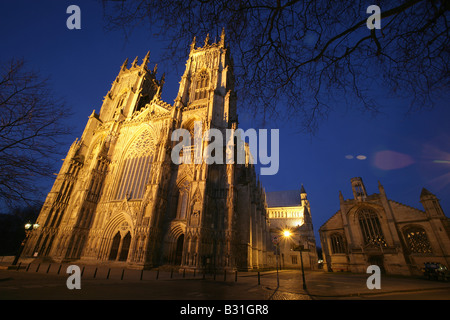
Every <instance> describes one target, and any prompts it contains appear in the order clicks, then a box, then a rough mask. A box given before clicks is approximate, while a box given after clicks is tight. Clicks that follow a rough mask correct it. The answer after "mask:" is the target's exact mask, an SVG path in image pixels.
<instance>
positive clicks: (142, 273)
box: [141, 269, 144, 280]
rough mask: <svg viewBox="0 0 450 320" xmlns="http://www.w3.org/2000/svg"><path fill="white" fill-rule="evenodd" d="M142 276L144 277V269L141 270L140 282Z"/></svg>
mask: <svg viewBox="0 0 450 320" xmlns="http://www.w3.org/2000/svg"><path fill="white" fill-rule="evenodd" d="M143 275H144V269H142V270H141V280H142V276H143Z"/></svg>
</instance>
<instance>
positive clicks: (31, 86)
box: [0, 60, 70, 207]
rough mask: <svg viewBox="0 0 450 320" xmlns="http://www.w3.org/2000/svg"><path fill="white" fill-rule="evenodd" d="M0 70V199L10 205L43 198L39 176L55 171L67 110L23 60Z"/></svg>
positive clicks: (68, 113) (13, 61)
mask: <svg viewBox="0 0 450 320" xmlns="http://www.w3.org/2000/svg"><path fill="white" fill-rule="evenodd" d="M1 67H2V68H1V73H0V168H1V170H0V202H1V203H2V204H3V205H8V206H10V207H13V206H20V205H23V202H25V204H27V205H32V204H34V203H35V202H36V201H38V202H39V201H41V200H42V199H40V198H39V197H40V196H41V195H42V194H43V192H40V190H39V187H40V186H39V180H38V179H39V178H42V177H50V176H51V175H52V173H53V172H54V169H55V168H54V163H55V157H56V156H59V155H60V154H61V153H60V152H58V150H59V147H60V146H61V145H60V143H61V142H62V138H63V137H64V136H66V135H67V134H69V133H70V128H68V127H67V125H66V124H65V123H64V121H65V120H66V119H67V118H68V116H69V115H70V112H69V110H68V108H67V107H66V106H65V105H64V103H63V102H62V101H61V100H59V99H56V98H55V97H54V95H53V93H52V92H51V90H50V89H49V84H48V81H47V80H46V79H42V78H41V77H40V76H39V75H38V74H37V73H34V72H31V71H27V70H26V69H25V64H24V61H22V60H11V61H9V62H7V63H4V64H2V66H1Z"/></svg>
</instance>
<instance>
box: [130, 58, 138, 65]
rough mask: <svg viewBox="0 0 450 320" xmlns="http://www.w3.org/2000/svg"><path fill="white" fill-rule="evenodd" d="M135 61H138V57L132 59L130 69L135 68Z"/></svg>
mask: <svg viewBox="0 0 450 320" xmlns="http://www.w3.org/2000/svg"><path fill="white" fill-rule="evenodd" d="M137 60H138V57H136V58H134V60H133V63H132V64H131V67H132V68H133V67H136V64H137Z"/></svg>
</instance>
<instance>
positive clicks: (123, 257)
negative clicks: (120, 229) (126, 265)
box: [119, 231, 131, 261]
mask: <svg viewBox="0 0 450 320" xmlns="http://www.w3.org/2000/svg"><path fill="white" fill-rule="evenodd" d="M130 243H131V234H130V231H128V233H127V234H126V235H125V237H124V238H123V240H122V249H121V250H120V256H119V261H127V258H128V251H129V250H130Z"/></svg>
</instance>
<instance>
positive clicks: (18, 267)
mask: <svg viewBox="0 0 450 320" xmlns="http://www.w3.org/2000/svg"><path fill="white" fill-rule="evenodd" d="M21 264H22V262H19V265H18V266H17V269H16V271H19V269H20V265H21Z"/></svg>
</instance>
